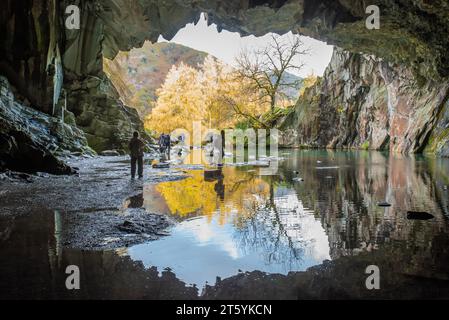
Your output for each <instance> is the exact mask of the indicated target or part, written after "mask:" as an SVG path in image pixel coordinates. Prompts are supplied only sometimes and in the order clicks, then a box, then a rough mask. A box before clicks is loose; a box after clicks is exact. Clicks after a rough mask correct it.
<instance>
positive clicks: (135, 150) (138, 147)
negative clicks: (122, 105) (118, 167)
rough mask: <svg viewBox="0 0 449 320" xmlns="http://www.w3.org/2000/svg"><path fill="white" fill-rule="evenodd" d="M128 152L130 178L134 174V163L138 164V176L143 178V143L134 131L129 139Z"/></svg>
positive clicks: (132, 177)
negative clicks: (129, 157)
mask: <svg viewBox="0 0 449 320" xmlns="http://www.w3.org/2000/svg"><path fill="white" fill-rule="evenodd" d="M128 146H129V154H130V156H131V179H134V177H135V176H136V163H137V166H138V170H137V171H138V172H137V174H138V175H139V178H143V149H144V146H145V144H144V143H143V141H142V140H141V139H139V133H138V132H137V131H135V132H134V134H133V137H132V139H131V140H130V141H129V145H128Z"/></svg>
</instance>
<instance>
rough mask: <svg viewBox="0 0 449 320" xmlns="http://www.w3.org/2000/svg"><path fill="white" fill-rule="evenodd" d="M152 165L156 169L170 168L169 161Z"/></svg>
mask: <svg viewBox="0 0 449 320" xmlns="http://www.w3.org/2000/svg"><path fill="white" fill-rule="evenodd" d="M152 167H153V168H155V169H164V168H170V163H167V162H160V163H155V164H153V166H152Z"/></svg>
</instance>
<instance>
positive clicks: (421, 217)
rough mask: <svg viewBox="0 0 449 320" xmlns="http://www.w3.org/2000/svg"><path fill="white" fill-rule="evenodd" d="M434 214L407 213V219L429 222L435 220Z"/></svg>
mask: <svg viewBox="0 0 449 320" xmlns="http://www.w3.org/2000/svg"><path fill="white" fill-rule="evenodd" d="M433 218H434V216H433V214H430V213H428V212H421V211H407V219H410V220H429V219H433Z"/></svg>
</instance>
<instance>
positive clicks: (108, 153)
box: [101, 150, 120, 157]
mask: <svg viewBox="0 0 449 320" xmlns="http://www.w3.org/2000/svg"><path fill="white" fill-rule="evenodd" d="M101 155H102V156H106V157H116V156H119V155H120V153H119V152H118V151H117V150H105V151H102V152H101Z"/></svg>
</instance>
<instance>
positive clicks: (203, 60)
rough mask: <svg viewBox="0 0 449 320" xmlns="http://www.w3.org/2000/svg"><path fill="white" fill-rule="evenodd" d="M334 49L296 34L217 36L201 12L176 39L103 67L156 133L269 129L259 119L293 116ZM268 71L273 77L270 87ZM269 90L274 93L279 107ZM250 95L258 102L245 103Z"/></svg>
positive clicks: (146, 46) (138, 50) (224, 32)
mask: <svg viewBox="0 0 449 320" xmlns="http://www.w3.org/2000/svg"><path fill="white" fill-rule="evenodd" d="M295 45H298V46H299V47H298V48H297V52H296V53H294V52H292V50H293V49H292V47H293V46H295ZM279 51H281V52H279ZM332 51H333V46H330V45H327V44H325V43H324V42H321V41H318V40H315V39H312V38H310V37H306V36H299V35H294V34H292V33H291V32H289V33H285V34H283V35H277V34H273V33H268V34H266V35H264V36H260V37H256V36H253V35H250V36H243V37H242V36H241V35H240V34H239V33H237V32H230V31H227V30H222V31H220V32H219V31H218V30H217V25H216V24H214V23H212V24H208V22H207V18H206V14H204V13H203V14H201V15H200V18H199V20H198V21H197V23H189V24H187V25H185V26H184V27H183V28H181V29H180V30H178V32H177V33H176V35H175V36H174V37H173V38H172V39H171V40H170V41H168V40H166V39H165V38H164V37H163V36H162V35H160V36H159V39H158V41H157V42H155V43H151V42H149V41H146V42H145V43H144V44H143V46H142V47H141V48H134V49H132V50H130V51H127V52H119V53H118V54H117V56H116V57H115V58H114V59H113V60H109V59H107V58H104V70H105V72H106V74H107V75H108V76H109V78H110V79H111V80H112V82H113V84H114V86H115V87H116V88H117V90H118V91H119V94H120V96H121V99H122V100H123V102H124V103H125V104H126V105H128V106H130V107H133V108H135V109H137V111H138V113H139V115H140V116H141V118H142V119H143V120H144V123H145V128H146V129H147V130H148V131H151V132H152V133H153V134H160V133H162V132H167V131H168V132H171V131H173V130H174V129H175V128H176V129H178V127H179V124H180V123H181V124H182V128H183V129H186V130H188V131H190V130H191V128H190V127H191V123H192V122H193V121H194V120H195V121H200V122H201V124H202V125H203V126H204V127H208V128H213V129H218V130H221V129H223V128H229V127H235V126H244V127H246V126H247V125H248V123H251V124H252V126H256V127H257V126H259V127H263V126H265V125H266V126H271V125H272V123H270V124H268V122H267V123H266V124H265V123H261V122H262V120H258V119H260V118H261V117H263V115H264V114H266V113H269V111H273V110H274V109H276V110H277V111H278V112H280V111H279V110H282V112H280V113H283V112H284V113H285V112H287V111H286V110H287V108H289V107H292V106H293V105H294V104H295V103H296V100H297V99H298V96H299V95H300V94H301V92H302V91H304V88H305V87H306V86H310V85H311V83H313V81H314V79H316V77H317V76H322V75H323V73H324V70H325V68H326V67H327V65H328V63H329V61H330V58H331V55H332ZM290 55H291V56H290ZM287 59H291V63H290V64H289V63H286V60H287ZM284 69H285V70H284ZM280 73H282V74H281V75H280ZM264 74H265V75H266V74H270V77H271V78H270V83H267V81H266V80H267V79H264ZM239 76H240V77H239ZM242 76H243V77H242ZM278 76H279V77H278ZM277 78H279V79H277ZM276 81H278V82H279V86H278V88H274V85H275V83H276ZM267 84H268V85H267ZM245 85H246V86H245ZM270 90H272V91H273V90H274V91H276V92H275V94H274V96H275V97H274V99H275V101H274V102H271V101H270V97H269V96H270V94H271V93H270V92H269V91H270ZM248 96H252V98H260V99H259V100H258V101H256V100H255V99H246V100H245V99H244V98H245V97H248ZM274 99H273V100H274ZM181 101H183V102H182V103H181ZM232 103H238V104H239V106H235V105H233V106H230V105H229V104H232ZM237 108H238V110H236V109H237ZM267 117H268V118H270V116H267ZM271 120H273V119H271V118H270V121H271ZM177 126H178V127H177Z"/></svg>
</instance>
